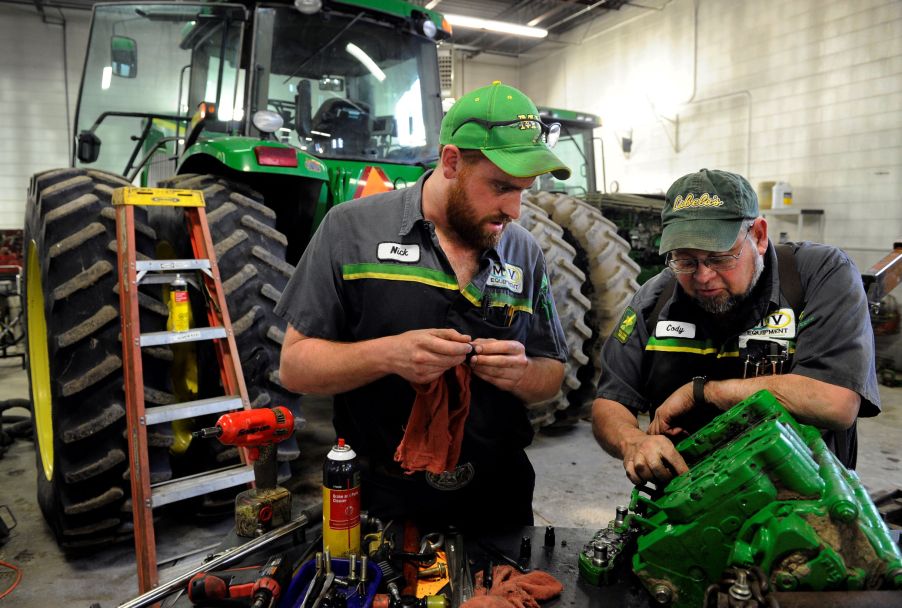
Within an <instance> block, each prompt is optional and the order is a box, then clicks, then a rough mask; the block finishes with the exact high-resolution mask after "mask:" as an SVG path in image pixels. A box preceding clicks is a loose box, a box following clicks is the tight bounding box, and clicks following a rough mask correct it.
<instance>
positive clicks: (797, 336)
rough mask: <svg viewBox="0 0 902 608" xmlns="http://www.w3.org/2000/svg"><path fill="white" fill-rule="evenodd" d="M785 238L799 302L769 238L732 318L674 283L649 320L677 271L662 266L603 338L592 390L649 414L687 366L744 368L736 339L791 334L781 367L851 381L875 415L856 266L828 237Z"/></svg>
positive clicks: (716, 374) (864, 410)
mask: <svg viewBox="0 0 902 608" xmlns="http://www.w3.org/2000/svg"><path fill="white" fill-rule="evenodd" d="M789 245H790V246H791V247H792V249H793V253H794V256H793V257H794V261H795V264H796V267H797V268H798V272H799V279H800V281H801V290H802V294H803V298H802V301H803V303H804V304H803V306H802V309H803V310H802V311H801V312H799V311H792V307H791V305H790V303H789V301H788V300H787V299H786V298H785V297H784V295H783V293H782V292H781V290H780V278H779V273H778V272H776V266H777V256H776V252H775V250H774V246H773V244H772V243H771V244H769V246H768V249H767V252H766V254H765V267H764V272H763V273H762V275H761V278H760V280H759V282H758V284H757V285H756V287H755V288H754V289H753V290H752V293H751V294H750V295H749V297H748V299H747V300H745V301H744V302H743V303H742V304H740V306H739V307H738V309H737V311H736V312H735V314H733V315H732V316H731V317H730V319H729V321H727V322H725V323H724V322H717V320H716V319H715V318H714V316H713V315H710V314H708V313H705V312H704V311H702V310H701V309H700V308H699V307H698V306H697V305H696V304H695V303H694V301H693V300H692V299H691V298H690V297H688V296H687V295H686V294H685V292H683V290H682V289H681V288H679V286H677V288H676V290H675V291H674V293H673V296H672V297H671V298H670V299H669V300H668V301H667V302H666V303H665V304H664V307H663V308H662V309H661V312H660V315H659V317H658V322H657V323H656V325H655V327H652V328H648V327H647V326H646V325H647V321H646V319H647V316H648V315H649V314H650V313H651V312H652V310H653V309H654V307H655V304H656V302H657V300H658V297H659V294H661V293H662V292H663V290H664V289H665V287H666V286H667V285H668V284H669V283H673V282H675V281H676V277H675V276H674V275H673V273H672V272H671V271H670V270H669V269H665V270H664V271H662V272H661V273H660V274H658V275H657V276H656V277H654V278H652V279H651V280H649V281H648V282H646V283H645V284H644V285H643V286H642V287H641V288H640V289H639V291H638V292H637V293H636V295H635V296H634V297H633V299H632V301H631V302H630V305H629V307H628V308H627V310H626V311H625V312H624V315H623V317H622V318H621V323H620V325H619V326H618V327H617V328H616V329H615V330H614V332H613V334H612V335H611V337H610V338H609V339H608V340H607V342H606V343H605V345H604V348H603V349H602V359H601V366H602V370H603V371H602V376H601V380H600V382H599V386H598V391H597V396H598V397H601V398H604V399H610V400H612V401H617V402H619V403H621V404H623V405H625V406H626V407H627V408H629V409H630V410H632V411H633V412H634V413H635V412H638V411H648V412H650V415H651V416H654V411H655V409H656V408H657V407H658V405H660V404H661V402H662V401H663V400H664V399H666V398H667V397H668V396H669V395H670V394H672V393H673V391H674V390H676V389H677V388H679V387H680V386H682V385H683V384H685V383H687V382H689V381H690V380H691V379H692V378H693V376H699V375H700V376H707V377H708V378H709V379H712V380H717V379H726V378H742V377H743V375H744V374H749V375H751V374H750V370H749V369H747V366H745V365H744V358H745V353H744V352H741V351H740V341H741V340H740V339H741V338H748V337H749V336H751V337H752V338H756V337H760V336H762V335H767V336H776V337H777V338H778V339H784V340H785V341H786V343H787V344H788V347H789V354H790V359H789V360H788V361H787V363H786V364H784V368H783V370H782V372H783V373H793V374H799V375H801V376H807V377H809V378H814V379H815V380H821V381H823V382H827V383H830V384H833V385H836V386H842V387H844V388H847V389H849V390H852V391H855V392H856V393H858V394H859V395H860V396H861V407H860V409H859V416H874V415H876V414H877V413H878V412H879V411H880V395H879V392H878V388H877V376H876V371H875V364H874V336H873V330H872V329H871V322H870V317H869V313H868V306H867V298H866V296H865V293H864V289H863V287H862V281H861V274H860V273H859V272H858V269H857V268H856V267H855V264H854V263H853V262H852V260H851V259H849V257H848V256H847V255H846V254H845V253H844V252H843V251H841V250H839V249H837V248H835V247H831V246H828V245H821V244H815V243H808V242H804V243H789ZM674 321H675V322H676V323H673V322H674ZM649 330H651V331H649ZM690 333H691V334H692V336H691V337H689V334H690Z"/></svg>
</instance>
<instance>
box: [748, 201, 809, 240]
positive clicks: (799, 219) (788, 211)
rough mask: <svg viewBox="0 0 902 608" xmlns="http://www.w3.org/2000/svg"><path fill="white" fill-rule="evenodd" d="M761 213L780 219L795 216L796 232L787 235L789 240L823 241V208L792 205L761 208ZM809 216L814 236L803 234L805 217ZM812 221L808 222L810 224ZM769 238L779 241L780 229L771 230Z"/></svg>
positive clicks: (766, 216)
mask: <svg viewBox="0 0 902 608" xmlns="http://www.w3.org/2000/svg"><path fill="white" fill-rule="evenodd" d="M761 215H762V216H764V217H765V218H768V217H774V218H778V219H780V220H788V219H791V218H795V220H796V232H795V234H791V235H789V240H791V241H805V240H808V241H815V242H817V243H823V242H824V217H825V214H824V210H823V209H801V208H797V209H793V208H792V207H784V208H780V209H762V210H761ZM806 218H811V219H812V220H813V226H812V227H813V229H814V233H815V234H814V236H810V237H808V238H805V237H804V236H803V230H804V228H805V219H806ZM811 223H812V222H809V224H811ZM774 228H776V227H774ZM770 233H771V239H772V240H774V241H779V240H780V239H779V238H774V237H779V234H780V231H779V230H776V229H774V230H771V231H770Z"/></svg>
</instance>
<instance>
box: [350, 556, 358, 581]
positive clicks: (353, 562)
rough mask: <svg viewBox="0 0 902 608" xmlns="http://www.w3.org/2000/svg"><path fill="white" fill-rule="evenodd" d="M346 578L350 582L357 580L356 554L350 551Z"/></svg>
mask: <svg viewBox="0 0 902 608" xmlns="http://www.w3.org/2000/svg"><path fill="white" fill-rule="evenodd" d="M348 580H349V581H351V582H352V583H356V582H357V554H356V553H351V555H350V557H348Z"/></svg>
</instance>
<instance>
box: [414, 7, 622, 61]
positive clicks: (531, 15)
mask: <svg viewBox="0 0 902 608" xmlns="http://www.w3.org/2000/svg"><path fill="white" fill-rule="evenodd" d="M412 1H413V3H414V4H419V5H421V6H426V5H430V6H431V8H432V9H433V10H436V11H439V12H440V13H450V14H457V15H465V16H467V17H480V18H483V19H495V20H498V21H507V22H510V23H516V24H518V25H533V26H535V27H540V28H543V29H546V30H548V37H547V38H544V39H543V38H526V37H522V36H512V35H506V34H499V33H495V32H483V31H480V30H473V29H465V28H462V27H455V28H454V35H453V36H452V38H451V42H452V43H453V44H454V46H455V48H458V49H461V50H464V51H471V52H472V54H474V55H475V54H479V53H484V52H488V53H496V54H501V55H510V56H518V55H521V54H523V53H526V52H527V51H529V50H530V49H532V48H534V47H536V46H537V45H539V44H542V43H548V42H551V43H553V42H555V40H556V39H557V38H558V37H559V36H560V35H561V34H563V33H565V32H567V31H568V30H571V29H573V28H574V27H576V26H578V25H581V24H584V23H586V22H587V21H589V20H591V19H594V18H597V17H600V16H602V15H604V14H605V13H607V12H610V11H616V10H619V9H620V7H622V6H623V5H625V4H630V3H629V2H628V0H438V2H435V1H434V0H433V2H429V0H412Z"/></svg>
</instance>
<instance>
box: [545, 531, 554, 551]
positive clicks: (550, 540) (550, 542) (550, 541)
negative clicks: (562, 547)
mask: <svg viewBox="0 0 902 608" xmlns="http://www.w3.org/2000/svg"><path fill="white" fill-rule="evenodd" d="M545 548H546V549H554V526H546V527H545Z"/></svg>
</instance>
